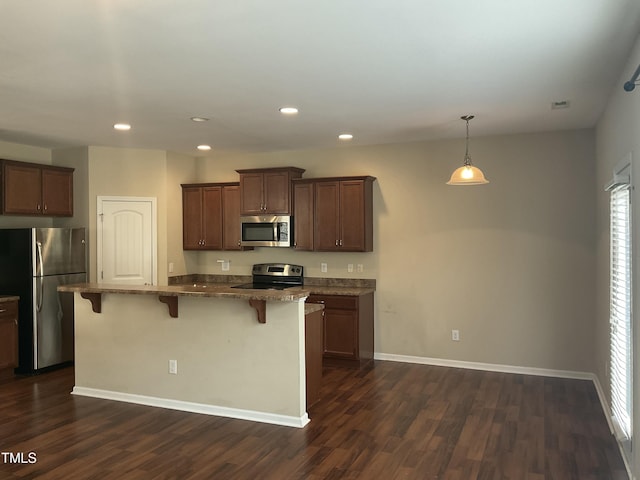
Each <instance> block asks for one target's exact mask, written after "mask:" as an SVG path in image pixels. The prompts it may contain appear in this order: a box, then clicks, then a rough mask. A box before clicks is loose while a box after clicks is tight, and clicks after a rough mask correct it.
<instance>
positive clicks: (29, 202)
mask: <svg viewBox="0 0 640 480" xmlns="http://www.w3.org/2000/svg"><path fill="white" fill-rule="evenodd" d="M3 173H4V179H3V180H4V181H3V184H4V185H3V188H4V194H3V213H9V214H18V215H33V214H39V213H41V211H42V170H41V168H39V167H32V166H22V165H16V164H13V163H12V164H5V165H4V168H3Z"/></svg>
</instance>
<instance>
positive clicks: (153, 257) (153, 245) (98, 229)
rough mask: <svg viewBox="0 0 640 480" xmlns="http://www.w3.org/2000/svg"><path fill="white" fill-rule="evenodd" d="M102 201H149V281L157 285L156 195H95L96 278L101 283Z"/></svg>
mask: <svg viewBox="0 0 640 480" xmlns="http://www.w3.org/2000/svg"><path fill="white" fill-rule="evenodd" d="M104 202H148V203H151V282H152V285H158V221H157V216H158V215H157V203H158V199H157V198H156V197H129V196H127V197H125V196H110V195H98V196H97V201H96V204H97V211H96V213H97V216H96V280H97V282H98V283H102V281H103V279H102V278H100V277H101V276H100V272H102V218H103V217H102V215H103V209H102V205H103V203H104Z"/></svg>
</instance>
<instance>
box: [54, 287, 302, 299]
mask: <svg viewBox="0 0 640 480" xmlns="http://www.w3.org/2000/svg"><path fill="white" fill-rule="evenodd" d="M232 286H233V285H228V284H217V285H201V286H193V285H170V286H134V285H109V284H92V283H80V284H71V285H60V286H59V287H58V291H59V292H74V293H75V292H78V293H99V294H104V293H114V294H130V295H160V296H167V297H204V298H237V299H240V300H266V301H273V302H295V301H298V300H300V299H302V298H306V297H308V296H309V295H310V291H309V290H306V289H302V290H296V291H285V290H269V291H262V290H235V289H232Z"/></svg>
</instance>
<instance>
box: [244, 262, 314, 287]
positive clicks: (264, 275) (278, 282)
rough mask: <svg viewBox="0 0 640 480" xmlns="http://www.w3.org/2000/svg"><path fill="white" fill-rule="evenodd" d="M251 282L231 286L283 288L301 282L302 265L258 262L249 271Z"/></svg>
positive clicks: (296, 285) (298, 284)
mask: <svg viewBox="0 0 640 480" xmlns="http://www.w3.org/2000/svg"><path fill="white" fill-rule="evenodd" d="M251 273H252V274H253V282H252V283H245V284H242V285H235V286H234V287H231V288H244V289H258V290H269V289H271V290H284V289H285V288H291V287H299V286H301V285H302V284H303V273H304V267H302V266H301V265H291V264H289V263H259V264H257V265H254V266H253V269H252V271H251Z"/></svg>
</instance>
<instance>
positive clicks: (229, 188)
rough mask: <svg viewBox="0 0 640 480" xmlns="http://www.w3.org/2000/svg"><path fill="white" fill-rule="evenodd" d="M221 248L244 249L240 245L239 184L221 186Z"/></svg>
mask: <svg viewBox="0 0 640 480" xmlns="http://www.w3.org/2000/svg"><path fill="white" fill-rule="evenodd" d="M222 207H223V212H222V223H223V232H224V234H223V236H222V238H223V245H222V249H223V250H245V249H246V248H243V247H240V185H226V186H224V187H223V188H222Z"/></svg>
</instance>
